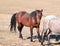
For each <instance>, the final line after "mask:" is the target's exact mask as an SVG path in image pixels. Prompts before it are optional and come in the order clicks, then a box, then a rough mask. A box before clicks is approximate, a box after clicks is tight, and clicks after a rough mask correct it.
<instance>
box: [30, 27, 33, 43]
mask: <svg viewBox="0 0 60 46" xmlns="http://www.w3.org/2000/svg"><path fill="white" fill-rule="evenodd" d="M30 34H31V39H30V41H31V42H33V28H30Z"/></svg>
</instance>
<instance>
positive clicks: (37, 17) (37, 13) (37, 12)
mask: <svg viewBox="0 0 60 46" xmlns="http://www.w3.org/2000/svg"><path fill="white" fill-rule="evenodd" d="M42 12H43V9H41V10H36V21H37V24H40V20H41V18H42Z"/></svg>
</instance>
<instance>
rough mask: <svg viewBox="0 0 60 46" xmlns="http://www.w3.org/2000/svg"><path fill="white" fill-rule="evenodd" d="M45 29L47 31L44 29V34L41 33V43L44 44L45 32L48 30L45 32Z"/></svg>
mask: <svg viewBox="0 0 60 46" xmlns="http://www.w3.org/2000/svg"><path fill="white" fill-rule="evenodd" d="M44 31H45V30H44V29H43V30H42V34H41V37H42V41H41V45H43V42H44V38H45V33H46V32H44Z"/></svg>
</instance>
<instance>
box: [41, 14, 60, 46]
mask: <svg viewBox="0 0 60 46" xmlns="http://www.w3.org/2000/svg"><path fill="white" fill-rule="evenodd" d="M52 33H56V34H60V19H59V18H58V17H56V16H55V15H48V16H46V17H44V19H43V31H42V41H41V44H42V45H43V42H44V36H45V35H46V36H47V37H48V46H49V45H50V35H51V34H52ZM56 39H57V38H56Z"/></svg>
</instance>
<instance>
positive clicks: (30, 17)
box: [15, 9, 43, 41]
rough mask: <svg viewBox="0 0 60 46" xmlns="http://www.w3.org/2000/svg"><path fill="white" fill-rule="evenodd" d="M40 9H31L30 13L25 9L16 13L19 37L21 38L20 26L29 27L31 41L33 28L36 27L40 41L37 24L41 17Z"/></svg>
mask: <svg viewBox="0 0 60 46" xmlns="http://www.w3.org/2000/svg"><path fill="white" fill-rule="evenodd" d="M42 11H43V10H42V9H41V10H36V11H33V12H32V13H30V14H29V13H27V12H26V11H21V12H18V13H16V16H15V17H16V21H17V23H18V30H19V38H23V36H22V33H21V32H22V28H23V27H24V26H27V27H30V33H31V41H33V39H32V36H33V28H36V30H37V33H38V39H39V41H40V34H39V25H40V20H41V18H42Z"/></svg>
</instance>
